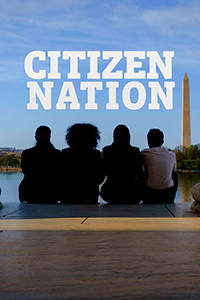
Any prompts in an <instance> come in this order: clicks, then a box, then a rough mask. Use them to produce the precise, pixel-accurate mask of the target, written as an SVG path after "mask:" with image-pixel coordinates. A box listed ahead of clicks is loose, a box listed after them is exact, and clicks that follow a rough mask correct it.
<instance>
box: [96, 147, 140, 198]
mask: <svg viewBox="0 0 200 300" xmlns="http://www.w3.org/2000/svg"><path fill="white" fill-rule="evenodd" d="M103 168H104V173H105V175H107V180H106V182H105V183H104V184H103V186H102V188H101V197H102V198H103V199H104V200H105V201H106V202H108V203H113V204H114V203H115V204H126V203H128V204H134V203H139V202H140V200H141V196H140V192H141V191H140V188H141V179H142V162H141V155H140V151H139V148H136V147H133V146H131V145H129V144H128V145H125V146H123V147H122V146H120V145H119V144H115V143H112V145H110V146H106V147H105V148H103Z"/></svg>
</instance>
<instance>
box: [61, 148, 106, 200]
mask: <svg viewBox="0 0 200 300" xmlns="http://www.w3.org/2000/svg"><path fill="white" fill-rule="evenodd" d="M61 165H62V186H63V190H62V199H61V202H62V203H72V204H78V203H79V204H86V203H93V204H95V203H97V202H98V196H99V184H101V183H102V182H103V179H104V175H103V172H102V161H101V153H100V151H98V150H95V149H92V148H85V149H82V148H79V147H71V148H66V149H63V150H62V153H61Z"/></svg>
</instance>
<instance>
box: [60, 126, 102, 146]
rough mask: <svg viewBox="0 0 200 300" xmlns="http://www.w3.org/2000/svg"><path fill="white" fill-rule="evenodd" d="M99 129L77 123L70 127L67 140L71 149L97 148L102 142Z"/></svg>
mask: <svg viewBox="0 0 200 300" xmlns="http://www.w3.org/2000/svg"><path fill="white" fill-rule="evenodd" d="M100 139H101V137H100V132H99V130H98V128H97V127H96V126H94V125H92V124H89V123H76V124H74V125H72V126H70V127H68V129H67V131H66V136H65V140H66V142H67V144H68V145H69V146H70V147H91V148H94V149H95V148H96V147H97V145H98V141H100Z"/></svg>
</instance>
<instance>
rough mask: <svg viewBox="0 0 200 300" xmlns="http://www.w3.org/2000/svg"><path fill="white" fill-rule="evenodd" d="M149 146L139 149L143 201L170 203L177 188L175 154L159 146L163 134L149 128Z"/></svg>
mask: <svg viewBox="0 0 200 300" xmlns="http://www.w3.org/2000/svg"><path fill="white" fill-rule="evenodd" d="M147 138H148V144H149V148H148V149H144V150H142V151H141V155H142V161H143V166H144V175H145V177H144V189H143V202H144V203H171V202H173V201H174V198H175V194H176V190H177V176H176V174H175V170H176V155H175V153H174V152H172V151H168V150H167V149H165V148H164V147H161V146H162V144H163V142H164V135H163V133H162V131H160V130H159V129H151V130H150V131H149V133H148V135H147Z"/></svg>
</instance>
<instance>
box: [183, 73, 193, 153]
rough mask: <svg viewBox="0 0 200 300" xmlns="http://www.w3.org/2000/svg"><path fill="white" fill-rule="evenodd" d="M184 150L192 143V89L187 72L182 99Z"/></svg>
mask: <svg viewBox="0 0 200 300" xmlns="http://www.w3.org/2000/svg"><path fill="white" fill-rule="evenodd" d="M182 101H183V102H182V141H181V145H182V151H183V152H185V150H186V148H187V147H189V146H190V145H191V136H190V91H189V79H188V76H187V73H185V77H184V79H183V99H182Z"/></svg>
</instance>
